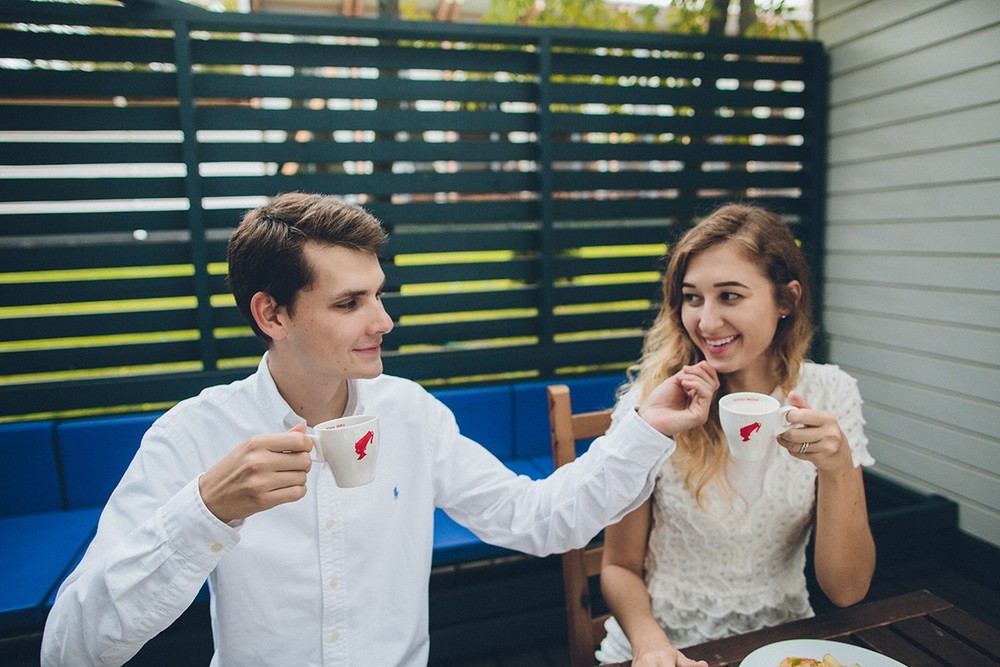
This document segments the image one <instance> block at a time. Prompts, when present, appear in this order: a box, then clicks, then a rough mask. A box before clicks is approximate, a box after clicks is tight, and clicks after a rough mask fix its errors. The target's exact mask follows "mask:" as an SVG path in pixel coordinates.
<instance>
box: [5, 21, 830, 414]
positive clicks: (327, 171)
mask: <svg viewBox="0 0 1000 667" xmlns="http://www.w3.org/2000/svg"><path fill="white" fill-rule="evenodd" d="M131 4H132V5H138V6H139V9H136V8H134V7H130V8H114V7H88V8H83V7H74V6H66V5H51V4H45V3H26V2H9V3H5V4H4V5H3V6H2V7H0V23H2V24H3V26H2V29H0V153H2V159H0V331H2V333H0V383H2V386H0V418H7V419H10V418H15V417H20V416H25V415H36V416H37V415H40V414H53V413H54V414H70V413H73V411H76V412H80V411H83V412H86V411H88V410H93V409H103V408H107V407H110V406H124V407H122V408H120V409H139V408H142V407H150V406H161V405H166V404H169V403H171V402H173V401H176V400H178V399H180V398H182V397H184V396H187V395H189V394H192V393H194V392H196V391H197V390H198V389H199V388H201V387H202V386H205V385H207V384H214V383H217V382H221V381H227V380H230V379H234V378H236V377H241V376H243V375H245V374H246V373H247V369H248V367H250V366H251V365H252V364H254V363H255V362H254V359H255V357H258V356H259V354H260V348H259V346H258V344H257V342H256V340H255V339H254V338H253V337H252V335H250V333H249V329H248V328H246V327H245V323H243V322H242V320H241V319H240V317H239V314H238V313H237V311H236V309H235V306H233V305H232V302H231V300H230V299H229V298H228V296H227V294H228V293H227V290H226V286H225V266H224V261H225V244H226V240H227V238H228V236H229V234H230V233H231V231H232V229H233V228H234V226H235V225H236V224H237V222H238V221H239V219H240V217H241V214H242V212H243V211H244V210H246V209H247V208H250V207H252V206H255V205H257V204H258V203H260V202H262V201H263V200H264V198H266V197H267V196H271V195H274V194H275V193H278V192H284V191H290V190H303V191H315V192H324V193H331V194H337V195H341V196H343V197H345V198H347V199H349V200H351V201H355V202H358V203H361V204H363V205H364V206H366V207H367V208H368V209H369V210H371V211H372V212H373V213H375V214H376V215H377V216H378V217H380V218H381V219H382V220H383V221H384V222H385V224H386V225H387V227H388V228H389V230H390V232H391V241H390V243H389V245H388V247H387V256H386V262H385V267H384V268H385V271H386V274H387V278H388V289H387V294H386V298H385V302H386V306H387V308H388V310H389V311H390V313H391V314H392V315H393V316H394V318H396V319H397V326H396V329H395V331H394V332H393V333H392V334H391V335H390V336H389V337H388V338H387V351H386V354H385V365H386V369H387V371H388V372H391V373H395V374H401V375H405V376H408V377H411V378H414V379H417V380H420V381H423V382H426V383H428V384H434V383H441V382H458V383H462V382H482V381H490V380H491V379H496V378H499V377H539V378H549V377H553V376H555V375H558V374H566V373H588V372H596V371H599V370H602V369H604V370H606V369H609V368H618V369H620V368H624V367H625V366H626V365H627V364H628V363H629V362H631V361H633V360H635V358H636V357H637V355H638V351H639V347H640V341H641V335H642V330H643V327H644V326H646V325H648V323H649V322H650V321H651V318H652V316H653V315H654V314H655V311H656V307H657V303H656V301H657V298H658V286H657V274H656V272H657V270H658V269H659V268H660V267H661V260H660V258H661V256H662V254H663V252H664V249H665V247H666V246H665V244H668V243H669V242H670V241H671V240H672V239H674V238H676V235H677V234H678V233H680V232H681V231H683V230H684V229H685V228H686V227H687V226H688V225H690V224H691V223H692V221H693V220H695V219H696V218H697V216H698V215H700V214H704V213H705V212H707V211H708V210H710V209H711V208H712V207H713V206H715V205H716V204H718V203H720V202H723V201H727V200H753V201H758V202H761V203H763V204H765V205H768V206H771V207H772V208H774V209H776V210H778V211H780V212H781V213H782V214H783V215H785V216H787V218H788V220H789V221H790V222H791V223H792V224H793V225H794V226H795V228H796V232H797V234H798V236H799V237H800V238H801V239H802V242H803V245H804V247H805V249H806V251H807V252H808V253H809V255H810V256H811V257H812V260H813V264H814V268H815V269H816V270H817V272H818V273H819V275H820V276H821V266H820V261H821V258H822V248H821V239H822V227H823V210H822V202H823V185H824V184H823V177H824V162H825V156H824V145H825V138H824V137H825V119H826V108H825V107H826V99H825V97H826V86H827V80H826V58H825V54H824V52H823V50H822V48H821V46H820V45H819V44H817V43H812V42H806V43H803V42H777V41H757V40H733V39H702V38H685V37H678V36H671V35H663V34H626V33H610V32H599V31H579V30H558V29H545V30H539V29H521V28H506V27H496V26H479V25H455V24H435V23H410V22H390V21H373V20H364V19H360V20H357V19H340V18H327V17H316V16H308V17H306V16H281V15H273V14H272V15H233V14H211V13H207V12H202V11H200V10H197V9H194V8H189V7H185V6H179V8H165V7H159V6H156V5H146V4H144V3H131ZM53 24H57V26H58V27H52V26H53Z"/></svg>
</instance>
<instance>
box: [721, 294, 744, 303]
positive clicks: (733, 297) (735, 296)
mask: <svg viewBox="0 0 1000 667" xmlns="http://www.w3.org/2000/svg"><path fill="white" fill-rule="evenodd" d="M741 296H742V295H740V294H737V293H736V292H723V293H722V300H723V301H736V300H737V299H739V298H741Z"/></svg>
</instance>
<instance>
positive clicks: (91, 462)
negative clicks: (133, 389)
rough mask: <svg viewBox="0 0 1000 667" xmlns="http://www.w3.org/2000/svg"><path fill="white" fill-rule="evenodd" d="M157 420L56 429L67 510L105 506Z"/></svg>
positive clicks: (102, 420) (110, 420) (135, 418)
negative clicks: (143, 436) (144, 437)
mask: <svg viewBox="0 0 1000 667" xmlns="http://www.w3.org/2000/svg"><path fill="white" fill-rule="evenodd" d="M158 416H159V414H158V413H156V414H153V413H149V414H141V415H128V416H124V417H98V418H94V419H80V420H75V421H70V422H64V423H61V424H59V425H58V426H56V442H57V446H58V449H59V457H60V459H61V462H62V470H63V479H64V481H65V484H66V503H67V506H68V507H69V508H70V509H76V508H79V507H94V506H104V504H105V503H106V502H107V500H108V497H109V496H110V495H111V492H112V491H114V489H115V487H116V486H117V485H118V482H119V480H121V477H122V474H123V473H124V472H125V469H126V468H127V467H128V464H129V463H130V462H131V461H132V458H133V457H134V456H135V452H136V450H137V449H139V443H140V442H141V441H142V435H143V434H144V433H145V432H146V430H147V429H148V428H149V427H150V426H151V425H152V423H153V422H154V421H155V420H156V418H157V417H158Z"/></svg>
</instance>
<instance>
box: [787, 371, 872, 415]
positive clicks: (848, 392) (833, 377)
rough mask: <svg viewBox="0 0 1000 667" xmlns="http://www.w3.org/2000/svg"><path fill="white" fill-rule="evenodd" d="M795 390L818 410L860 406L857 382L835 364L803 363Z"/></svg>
mask: <svg viewBox="0 0 1000 667" xmlns="http://www.w3.org/2000/svg"><path fill="white" fill-rule="evenodd" d="M795 390H796V391H798V392H799V393H800V394H802V395H803V396H804V397H805V399H806V401H808V402H809V403H810V404H811V405H812V406H813V407H815V408H818V409H824V410H832V409H834V406H847V405H851V406H855V405H860V404H861V395H860V391H859V389H858V381H857V380H856V379H855V378H854V376H853V375H851V374H850V373H848V372H847V371H845V370H844V369H842V368H841V367H840V366H837V365H836V364H817V363H814V362H811V361H809V362H805V363H803V364H802V368H801V370H800V372H799V380H798V382H797V383H796V385H795Z"/></svg>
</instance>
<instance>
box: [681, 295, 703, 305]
mask: <svg viewBox="0 0 1000 667" xmlns="http://www.w3.org/2000/svg"><path fill="white" fill-rule="evenodd" d="M683 298H684V300H685V301H686V302H688V303H697V302H698V301H700V300H701V297H700V296H698V295H697V294H685V295H684V297H683Z"/></svg>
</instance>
